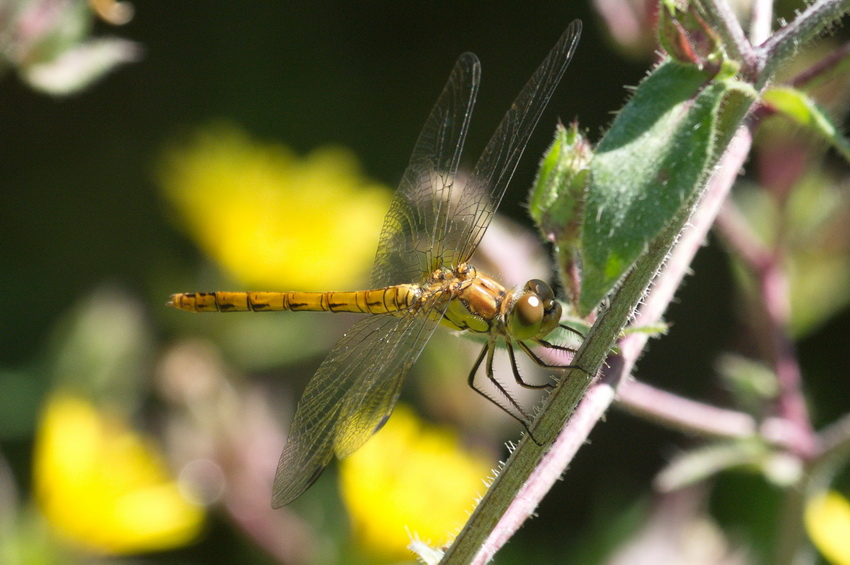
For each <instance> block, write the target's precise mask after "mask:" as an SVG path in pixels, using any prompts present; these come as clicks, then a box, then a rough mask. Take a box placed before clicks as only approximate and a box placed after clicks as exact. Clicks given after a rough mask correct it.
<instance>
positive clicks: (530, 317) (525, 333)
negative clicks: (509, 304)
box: [508, 292, 545, 339]
mask: <svg viewBox="0 0 850 565" xmlns="http://www.w3.org/2000/svg"><path fill="white" fill-rule="evenodd" d="M544 311H545V310H544V307H543V301H542V300H540V297H539V296H537V295H536V294H534V293H533V292H527V293H525V294H523V295H522V296H520V297H519V298H518V299H517V301H516V303H514V307H513V309H512V310H511V312H510V314H509V316H508V324H509V326H510V332H511V335H512V336H513V337H515V338H516V339H530V338H532V337H534V336H535V335H537V333H538V331H539V330H540V324H541V323H542V322H543V314H544Z"/></svg>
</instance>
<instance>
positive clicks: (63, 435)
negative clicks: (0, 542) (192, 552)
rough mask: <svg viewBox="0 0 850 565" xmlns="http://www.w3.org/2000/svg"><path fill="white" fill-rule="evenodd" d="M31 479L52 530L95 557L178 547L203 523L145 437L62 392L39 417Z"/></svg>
mask: <svg viewBox="0 0 850 565" xmlns="http://www.w3.org/2000/svg"><path fill="white" fill-rule="evenodd" d="M34 482H35V493H36V498H37V502H38V505H39V507H40V508H41V510H42V512H43V513H44V515H45V517H46V518H47V520H48V522H49V523H50V524H51V526H52V527H53V528H54V529H55V530H56V531H57V532H58V533H59V534H60V535H62V536H63V537H65V538H67V539H68V540H70V541H71V542H73V543H75V544H77V545H80V546H82V547H84V548H86V549H88V550H90V551H94V552H98V553H104V554H126V553H138V552H143V551H154V550H162V549H168V548H172V547H177V546H180V545H184V544H186V543H188V542H189V541H191V540H192V539H193V538H195V537H196V536H197V535H198V533H199V531H200V529H201V526H202V523H203V510H202V509H201V508H200V507H199V506H197V505H195V504H192V503H190V502H188V501H187V500H186V499H185V498H184V496H183V495H182V494H181V492H180V489H179V488H178V485H177V482H176V481H175V480H174V478H172V477H171V475H170V474H169V472H168V470H167V468H166V465H165V463H164V462H163V461H162V460H161V458H160V456H159V454H158V452H157V450H156V449H155V448H154V446H153V445H152V444H151V443H150V442H149V441H148V440H147V439H145V438H143V437H142V436H140V435H139V434H138V433H136V432H134V431H133V430H132V428H131V427H130V426H129V424H128V423H127V422H126V421H125V420H124V419H123V418H121V417H120V416H116V415H114V414H109V413H106V412H104V411H100V410H98V409H97V408H96V407H95V406H94V405H92V404H91V403H90V402H89V401H87V400H84V399H83V398H80V397H75V396H72V395H69V394H64V393H57V394H54V395H53V396H52V397H51V398H50V399H49V400H48V401H47V404H46V407H45V409H44V413H43V414H42V416H41V422H40V426H39V433H38V437H37V440H36V446H35V455H34Z"/></svg>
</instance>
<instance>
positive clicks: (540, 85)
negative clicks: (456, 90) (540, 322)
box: [436, 20, 581, 264]
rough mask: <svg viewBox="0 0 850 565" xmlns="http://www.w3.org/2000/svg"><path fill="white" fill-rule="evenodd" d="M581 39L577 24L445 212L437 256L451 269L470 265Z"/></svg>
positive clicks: (517, 103) (534, 78)
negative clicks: (446, 218)
mask: <svg viewBox="0 0 850 565" xmlns="http://www.w3.org/2000/svg"><path fill="white" fill-rule="evenodd" d="M580 35H581V22H580V21H578V20H575V21H574V22H572V23H571V24H570V25H569V26H568V27H567V29H566V31H565V32H564V33H563V35H561V37H560V39H559V40H558V42H557V43H556V44H555V46H554V47H553V48H552V50H551V51H550V52H549V54H548V55H547V56H546V59H544V60H543V62H542V63H541V64H540V66H539V67H538V68H537V70H536V71H535V72H534V74H533V75H532V76H531V79H529V81H528V83H527V84H526V85H525V87H523V89H522V91H521V92H520V93H519V95H518V96H517V98H516V100H514V103H513V104H512V105H511V108H510V110H508V112H507V113H506V114H505V117H504V118H502V121H501V123H499V127H498V128H496V131H495V132H494V133H493V136H492V137H491V138H490V141H489V142H488V143H487V146H486V147H485V149H484V152H483V153H482V154H481V157H480V158H479V159H478V163H477V164H476V165H475V168H474V169H473V171H472V175H471V177H470V179H469V182H467V183H466V184H465V185H464V186H463V188H462V190H460V191H459V192H460V194H459V195H458V199H457V202H456V203H455V204H454V206H453V207H452V208H451V210H450V211H449V216H448V217H449V222H448V224H447V225H446V229H445V233H444V234H441V237H439V238H438V239H437V240H436V241H437V242H438V243H439V244H440V245H441V246H442V248H441V249H439V250H438V251H437V253H438V254H439V255H440V256H443V257H446V258H452V263H451V264H457V263H461V262H464V261H468V260H469V258H470V257H471V256H472V253H473V252H474V251H475V248H476V247H478V244H479V242H480V241H481V238H482V237H483V236H484V232H485V231H486V230H487V226H489V225H490V220H492V218H493V214H494V213H495V212H496V208H498V207H499V203H500V202H501V201H502V196H503V195H504V194H505V190H506V189H507V187H508V183H509V182H510V180H511V177H512V176H513V174H514V171H516V167H517V164H518V163H519V159H520V157H521V156H522V153H523V151H524V150H525V146H526V144H527V143H528V140H529V138H530V137H531V133H532V132H533V131H534V128H535V126H536V125H537V122H538V121H539V120H540V116H541V115H542V114H543V110H544V108H546V104H547V103H548V102H549V99H550V98H551V97H552V94H553V93H554V91H555V88H556V87H557V86H558V83H559V82H560V80H561V77H562V76H563V74H564V71H565V70H566V69H567V66H568V65H569V64H570V61H571V60H572V57H573V53H574V52H575V48H576V45H577V44H578V40H579V36H580Z"/></svg>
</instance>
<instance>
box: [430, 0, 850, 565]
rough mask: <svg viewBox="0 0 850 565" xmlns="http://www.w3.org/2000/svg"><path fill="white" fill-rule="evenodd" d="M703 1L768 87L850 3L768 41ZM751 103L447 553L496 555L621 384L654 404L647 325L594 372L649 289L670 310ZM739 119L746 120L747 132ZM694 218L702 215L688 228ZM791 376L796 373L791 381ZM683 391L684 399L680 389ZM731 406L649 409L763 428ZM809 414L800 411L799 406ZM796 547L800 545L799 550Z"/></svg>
mask: <svg viewBox="0 0 850 565" xmlns="http://www.w3.org/2000/svg"><path fill="white" fill-rule="evenodd" d="M699 4H700V6H701V8H702V10H703V12H704V13H705V14H706V15H707V18H708V20H709V22H710V23H711V24H712V25H713V26H714V27H715V28H716V29H717V30H718V33H719V35H720V36H721V37H722V38H723V40H724V42H725V45H726V47H727V50H728V51H729V52H730V54H732V56H733V58H734V59H736V60H737V61H738V62H739V63H740V64H741V65H742V68H741V71H742V74H743V76H744V77H745V78H747V79H749V80H751V81H752V82H753V84H754V85H755V87H756V88H757V89H759V90H760V89H761V88H763V87H764V86H765V85H767V84H768V82H769V80H770V79H771V78H772V75H773V74H774V73H775V71H776V70H777V69H778V68H779V67H780V66H781V65H782V64H784V63H786V62H787V61H788V60H789V59H790V58H791V57H792V56H793V55H794V53H795V52H796V50H797V48H798V46H799V45H800V43H802V42H804V41H808V40H811V39H813V38H814V37H815V36H816V35H817V34H819V33H821V32H823V31H824V30H826V29H827V28H828V26H829V25H831V24H832V23H833V22H834V21H835V20H836V19H838V18H839V17H840V16H841V15H842V14H843V13H844V12H846V11H848V10H849V9H850V0H819V1H817V2H815V3H814V4H812V5H811V6H810V7H809V8H807V9H806V10H805V11H804V12H803V13H802V14H800V15H799V16H798V17H797V18H796V19H795V20H794V22H792V23H791V24H789V25H788V26H785V27H784V28H783V29H782V30H780V32H778V33H777V34H775V35H774V36H772V37H770V38H768V39H767V40H766V41H764V42H763V43H762V44H761V45H760V46H759V47H757V48H753V47H752V44H751V43H750V42H749V41H748V40H747V38H746V37H745V35H744V33H743V30H742V29H741V27H740V24H739V23H738V22H737V20H736V19H735V18H734V16H733V15H732V13H731V10H730V9H729V7H728V5H727V4H726V3H725V1H724V0H702V1H700V2H699ZM762 8H763V10H762V14H761V17H762V18H769V16H770V12H771V11H772V10H771V7H770V4H769V3H763V4H762ZM765 29H769V25H768V24H766V23H765V22H763V21H762V22H759V26H758V27H757V30H758V31H757V32H755V37H753V39H754V40H755V41H758V40H760V39H762V38H761V37H759V36H761V35H762V34H763V33H764V30H765ZM727 110H728V108H727ZM748 111H749V107H748V106H746V105H740V106H739V107H737V108H735V109H733V110H731V111H729V114H730V115H728V116H727V118H728V119H726V120H725V122H724V125H725V127H726V128H727V129H726V130H725V131H719V132H718V135H719V139H717V142H716V145H715V148H716V150H717V155H718V156H719V155H721V154H722V155H723V159H722V161H721V167H720V168H719V172H717V173H716V174H715V175H714V176H713V177H712V179H711V181H710V182H709V183H708V185H707V189H706V190H705V191H704V194H703V197H702V199H701V201H700V202H699V203H698V207H697V203H696V202H694V203H692V206H688V207H683V208H682V210H680V212H679V213H678V215H677V216H676V217H675V218H674V219H673V220H672V222H671V223H670V225H669V226H668V227H667V228H666V229H665V230H664V231H663V232H662V233H661V234H660V235H659V236H658V237H656V238H655V240H653V241H652V242H651V243H650V245H649V246H648V249H647V251H646V252H645V253H644V254H643V255H642V256H641V257H640V258H639V259H638V260H637V262H636V263H635V265H634V266H633V268H632V270H631V272H630V273H629V274H628V275H627V276H626V277H625V279H624V280H623V282H622V285H621V286H620V288H619V289H618V290H617V291H616V292H615V294H614V296H613V298H612V299H611V303H610V307H609V308H608V309H607V310H605V311H604V312H603V313H602V314H601V315H600V316H599V317H598V319H597V320H596V323H595V324H594V325H593V327H592V328H591V330H590V332H589V333H588V335H587V336H586V339H585V341H584V343H583V344H582V346H581V348H580V349H579V351H578V352H577V353H576V356H575V358H574V360H573V363H574V364H576V365H578V366H579V367H582V369H584V370H581V369H571V370H569V371H567V372H566V373H565V374H564V376H563V377H562V379H561V383H560V384H559V386H558V387H557V388H556V389H555V390H554V391H553V393H552V394H551V395H550V396H549V398H548V399H547V401H546V403H545V406H544V408H543V410H542V413H541V415H540V417H539V418H538V420H537V422H536V423H535V425H534V427H533V430H532V432H533V434H534V436H535V437H538V438H544V439H546V438H552V437H555V439H554V440H553V441H552V443H551V445H549V443H548V442H544V445H543V446H541V445H537V444H536V443H535V442H533V441H530V440H529V439H528V437H525V438H523V440H522V441H521V442H520V444H519V446H518V447H517V448H516V450H515V451H514V452H513V453H512V454H511V456H510V457H509V458H508V461H507V462H506V463H505V465H504V467H503V469H502V470H501V472H500V473H499V474H498V476H497V477H496V479H495V480H494V482H493V484H492V485H491V487H490V489H489V490H488V492H487V493H486V494H485V496H484V497H483V499H482V500H481V502H480V503H479V505H478V507H477V508H476V509H475V511H474V513H473V514H472V516H471V517H470V520H469V521H468V522H467V524H466V526H465V527H464V529H463V530H462V531H461V533H460V534H459V535H458V537H457V539H456V540H455V542H454V543H453V544H452V545H451V546H450V547H449V549H448V550H447V552H446V554H445V556H444V557H443V560H442V563H452V564H462V563H486V562H488V561H489V560H490V559H491V558H492V557H493V555H494V554H495V553H496V551H498V549H499V548H501V547H502V546H503V545H504V544H505V543H506V542H507V540H508V539H509V538H510V537H511V536H512V535H513V534H514V532H516V530H517V529H518V528H519V527H520V526H521V525H522V523H523V522H524V521H525V520H527V519H528V518H529V517H530V516H531V515H532V514H533V512H534V510H535V509H536V507H537V505H538V504H539V502H540V500H541V499H542V498H543V496H544V495H545V494H546V493H547V492H548V490H549V489H550V488H551V486H552V485H553V484H554V482H555V481H556V480H557V479H558V478H559V477H560V475H561V473H562V472H563V470H564V469H565V468H566V467H567V465H568V464H569V462H570V461H571V460H572V458H573V457H574V455H575V453H576V452H577V451H578V449H579V448H580V447H581V446H582V445H583V444H584V443H585V441H586V439H587V437H588V435H589V433H590V431H591V430H592V429H593V427H594V426H595V425H596V423H597V422H598V421H599V419H600V418H601V417H602V416H603V415H604V413H605V411H606V410H607V409H608V407H609V406H610V404H611V403H612V402H613V401H614V399H615V397H616V395H617V394H618V392H619V393H620V394H621V400H622V402H623V403H624V404H625V405H626V406H628V407H629V408H630V409H633V410H635V411H637V410H641V411H643V412H644V413H648V412H651V408H650V407H649V405H648V404H647V403H645V402H644V403H642V404H641V403H640V401H639V400H638V399H637V394H635V395H632V396H631V397H630V396H629V393H628V390H629V387H628V386H626V387H623V388H622V389H621V388H620V385H621V383H622V382H623V381H624V380H625V379H626V378H627V377H628V376H629V375H630V373H631V371H632V369H633V367H634V363H635V362H636V360H637V358H638V357H639V355H640V353H641V352H642V350H643V348H644V346H645V344H646V341H647V340H648V336H647V335H646V334H642V333H634V334H630V335H628V336H626V337H625V338H623V339H622V340H620V344H619V346H620V354H619V355H617V356H613V357H610V358H608V360H607V363H608V365H607V369H606V370H605V371H604V372H603V373H602V374H601V376H600V377H599V378H598V379H596V380H593V379H591V377H590V375H595V374H597V372H598V371H599V369H600V367H602V365H603V363H604V362H605V361H606V357H607V356H608V352H609V351H610V350H611V348H612V347H613V345H614V343H615V341H616V339H617V337H618V336H619V334H620V331H621V330H622V328H623V327H624V326H625V325H626V323H627V322H628V321H629V319H630V318H631V317H632V315H633V314H634V312H635V311H636V309H637V307H638V304H639V303H640V302H641V300H642V299H643V298H644V297H645V298H646V300H645V301H644V304H643V306H642V307H641V308H640V312H639V314H638V316H637V319H636V320H635V324H637V325H650V324H652V323H654V322H656V321H658V320H660V319H661V316H662V314H663V312H664V311H665V309H666V308H667V305H668V304H669V302H670V300H671V299H672V297H673V295H674V293H675V290H676V289H677V288H678V286H679V284H680V282H681V280H682V278H683V277H684V275H685V274H686V272H687V269H688V267H689V265H690V263H691V260H692V258H693V256H694V255H695V254H696V251H697V250H698V248H699V246H700V245H701V244H702V242H703V241H704V239H705V236H706V233H707V232H708V230H709V228H710V227H711V225H712V224H713V222H714V219H715V217H716V215H717V213H718V212H719V210H720V207H721V205H722V203H723V201H724V200H725V197H726V195H727V194H728V191H729V189H730V187H731V185H732V183H733V182H734V179H735V177H736V175H737V172H738V170H739V169H740V167H741V166H742V165H743V162H744V160H745V159H746V156H747V154H748V152H749V149H750V145H751V138H750V136H749V132H748V131H747V130H746V129H745V128H740V127H739V126H740V124H742V123H743V120H744V117H745V115H746V113H747V112H748ZM732 114H734V115H732ZM734 128H738V129H737V133H736V132H735V129H734ZM733 134H735V135H734V138H733ZM689 218H690V221H691V223H692V225H691V226H690V228H689V229H687V230H685V231H684V233H683V228H685V226H686V224H687V223H688V221H689ZM680 234H682V235H681V238H680V237H679V236H680ZM677 239H678V243H677ZM671 250H672V253H671ZM668 254H669V258H668ZM665 259H666V265H664V264H665ZM662 265H664V268H663V270H661V269H662ZM659 272H660V275H659V276H658V277H657V279H656V281H655V284H654V286H653V287H652V291H651V292H649V293H648V294H647V289H648V288H649V287H650V285H651V284H652V281H653V279H655V278H656V275H657V274H659ZM788 384H793V383H791V382H790V381H788ZM633 391H638V392H642V393H645V392H646V391H647V389H646V387H633ZM665 394H667V393H665ZM668 400H669V399H668ZM676 400H677V401H678V400H682V401H684V399H678V398H677V399H676ZM708 409H712V408H711V407H708ZM714 410H720V409H714ZM713 414H717V412H713ZM723 414H724V416H728V419H727V421H726V422H725V424H724V425H723V426H719V427H718V426H717V425H715V424H716V422H711V423H706V424H705V425H702V424H701V423H700V421H699V419H693V418H691V419H688V418H678V419H677V418H676V413H675V411H673V410H657V411H655V413H654V414H652V415H649V414H647V415H648V417H653V416H655V418H656V419H660V420H662V421H666V422H668V423H670V424H671V425H676V426H678V427H686V428H688V429H690V430H692V431H696V432H698V433H705V434H707V435H718V434H719V435H723V434H728V435H730V436H739V435H744V434H748V433H750V432H751V430H752V429H753V428H754V422H752V421H750V420H746V419H744V418H742V415H741V414H738V413H734V412H729V411H724V412H723ZM799 415H800V414H799V413H798V414H797V416H799ZM706 420H708V419H706ZM846 443H850V440H840V441H838V442H837V444H838V445H839V446H842V447H843V446H844V445H845V444H846ZM837 451H839V452H842V453H843V451H844V450H843V449H841V448H839V449H837ZM792 490H793V489H792ZM800 500H802V499H800ZM795 502H797V503H798V504H797V505H796V506H795V509H796V511H797V514H796V520H797V521H798V522H797V523H794V524H791V525H790V526H789V527H788V529H787V530H785V531H788V532H793V531H797V530H799V520H800V516H801V514H800V511H799V506H800V505H799V501H795V500H792V499H791V498H789V500H788V504H790V505H792V506H793V505H794V503H795ZM792 537H793V536H792ZM794 544H795V545H794V548H796V547H799V545H798V544H797V542H796V539H794ZM794 548H792V551H791V554H793V553H795V550H794Z"/></svg>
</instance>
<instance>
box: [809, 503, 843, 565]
mask: <svg viewBox="0 0 850 565" xmlns="http://www.w3.org/2000/svg"><path fill="white" fill-rule="evenodd" d="M805 518H806V530H807V531H808V532H809V538H811V540H812V542H813V543H814V544H815V545H816V546H817V548H818V549H819V550H820V552H821V554H823V556H824V557H826V559H827V560H829V562H830V563H833V564H834V565H850V501H848V500H847V499H846V498H845V497H844V496H842V495H841V494H839V493H837V492H835V491H828V492H825V493H824V494H821V495H819V496H816V497H814V498H813V499H812V500H811V501H810V502H809V504H808V505H807V506H806V516H805Z"/></svg>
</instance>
